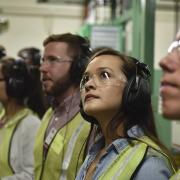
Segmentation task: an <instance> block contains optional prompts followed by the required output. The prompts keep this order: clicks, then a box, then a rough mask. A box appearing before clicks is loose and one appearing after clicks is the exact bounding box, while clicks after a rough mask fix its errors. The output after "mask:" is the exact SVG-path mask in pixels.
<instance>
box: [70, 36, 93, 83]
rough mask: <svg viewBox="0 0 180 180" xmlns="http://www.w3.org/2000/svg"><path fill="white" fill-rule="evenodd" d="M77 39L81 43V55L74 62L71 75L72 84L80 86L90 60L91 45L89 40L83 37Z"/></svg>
mask: <svg viewBox="0 0 180 180" xmlns="http://www.w3.org/2000/svg"><path fill="white" fill-rule="evenodd" d="M77 38H78V41H79V46H80V50H79V54H78V55H77V57H76V58H75V59H74V60H73V62H72V66H71V70H70V73H71V80H72V82H75V83H77V84H79V83H80V81H81V78H82V74H83V72H84V70H85V68H86V65H87V63H88V60H89V56H90V54H91V48H90V43H89V41H88V40H87V39H85V38H83V37H81V36H77Z"/></svg>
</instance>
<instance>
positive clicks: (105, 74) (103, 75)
mask: <svg viewBox="0 0 180 180" xmlns="http://www.w3.org/2000/svg"><path fill="white" fill-rule="evenodd" d="M100 76H101V78H102V79H110V74H109V73H108V72H102V73H101V74H100Z"/></svg>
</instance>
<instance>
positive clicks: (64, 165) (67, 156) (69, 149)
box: [60, 121, 85, 180]
mask: <svg viewBox="0 0 180 180" xmlns="http://www.w3.org/2000/svg"><path fill="white" fill-rule="evenodd" d="M84 122H85V121H82V122H81V123H80V125H79V126H78V127H77V129H76V130H75V131H74V133H73V134H72V136H71V139H70V140H69V143H68V146H67V150H66V153H65V156H64V159H63V163H62V174H61V177H60V180H66V179H67V170H68V167H69V163H70V160H71V157H72V154H73V150H74V146H75V144H76V141H77V138H78V136H79V133H80V132H81V129H82V128H83V124H84Z"/></svg>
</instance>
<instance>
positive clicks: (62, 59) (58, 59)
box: [41, 56, 73, 66]
mask: <svg viewBox="0 0 180 180" xmlns="http://www.w3.org/2000/svg"><path fill="white" fill-rule="evenodd" d="M72 61H73V60H72V59H68V58H65V57H60V56H48V57H46V58H42V59H41V64H45V63H48V64H49V65H51V66H53V65H56V64H57V63H63V62H72Z"/></svg>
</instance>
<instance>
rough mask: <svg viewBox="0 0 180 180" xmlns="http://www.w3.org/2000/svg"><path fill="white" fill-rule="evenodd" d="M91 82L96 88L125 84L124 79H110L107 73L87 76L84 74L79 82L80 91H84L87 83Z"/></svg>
mask: <svg viewBox="0 0 180 180" xmlns="http://www.w3.org/2000/svg"><path fill="white" fill-rule="evenodd" d="M91 80H93V83H94V84H95V86H96V87H104V86H119V85H121V84H122V83H126V82H127V81H126V79H125V78H124V77H120V78H118V79H117V78H115V77H112V76H111V75H110V74H109V73H108V72H104V71H102V72H99V73H97V74H93V75H89V74H84V76H83V77H82V79H81V82H80V91H82V90H84V89H85V87H86V86H87V83H89V81H91Z"/></svg>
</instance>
